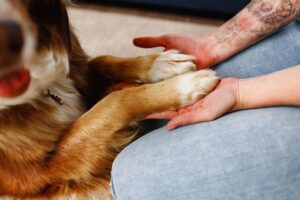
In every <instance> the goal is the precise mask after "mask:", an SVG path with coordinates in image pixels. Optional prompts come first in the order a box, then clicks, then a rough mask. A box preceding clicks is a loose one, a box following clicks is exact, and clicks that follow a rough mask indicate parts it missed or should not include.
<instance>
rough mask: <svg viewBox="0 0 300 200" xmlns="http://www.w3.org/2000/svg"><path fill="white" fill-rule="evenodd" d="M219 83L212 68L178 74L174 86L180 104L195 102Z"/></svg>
mask: <svg viewBox="0 0 300 200" xmlns="http://www.w3.org/2000/svg"><path fill="white" fill-rule="evenodd" d="M218 83H219V77H217V76H216V73H215V72H214V71H212V70H200V71H197V72H190V73H186V74H183V75H180V76H178V78H177V80H176V87H177V90H178V92H179V95H180V103H181V106H182V107H184V106H187V105H191V104H193V103H195V102H196V101H197V100H199V99H201V98H203V97H204V96H206V95H207V94H208V93H210V92H211V91H212V90H213V89H214V88H215V87H216V86H217V84H218Z"/></svg>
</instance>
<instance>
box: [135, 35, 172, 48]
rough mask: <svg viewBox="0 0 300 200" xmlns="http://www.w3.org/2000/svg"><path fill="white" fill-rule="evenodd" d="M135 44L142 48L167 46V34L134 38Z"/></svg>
mask: <svg viewBox="0 0 300 200" xmlns="http://www.w3.org/2000/svg"><path fill="white" fill-rule="evenodd" d="M133 44H134V45H135V46H138V47H142V48H152V47H165V48H166V46H167V44H166V38H165V36H158V37H138V38H134V39H133Z"/></svg>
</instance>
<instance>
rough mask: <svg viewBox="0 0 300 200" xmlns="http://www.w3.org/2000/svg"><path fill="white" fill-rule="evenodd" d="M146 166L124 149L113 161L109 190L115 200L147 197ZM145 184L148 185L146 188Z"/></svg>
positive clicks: (149, 182)
mask: <svg viewBox="0 0 300 200" xmlns="http://www.w3.org/2000/svg"><path fill="white" fill-rule="evenodd" d="M146 170H147V166H145V165H144V164H143V162H139V159H135V154H134V153H133V152H132V151H130V150H127V149H125V151H123V152H122V153H121V154H120V155H119V156H118V157H117V158H116V160H115V161H114V163H113V167H112V173H111V189H112V192H113V195H114V197H115V199H116V200H129V199H130V200H139V199H143V200H144V199H145V198H144V196H148V194H147V188H149V184H151V181H149V180H147V181H145V180H146V179H147V178H146V176H147V172H146ZM146 184H148V185H147V186H146Z"/></svg>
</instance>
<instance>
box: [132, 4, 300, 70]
mask: <svg viewBox="0 0 300 200" xmlns="http://www.w3.org/2000/svg"><path fill="white" fill-rule="evenodd" d="M299 10H300V0H253V1H252V2H251V3H250V4H249V5H248V6H246V8H244V9H243V10H242V11H241V12H240V13H238V14H237V15H236V16H235V17H234V18H232V19H231V20H229V21H228V22H227V23H225V24H224V25H222V26H221V27H220V28H219V29H218V30H217V31H215V32H213V33H211V34H209V35H206V36H203V37H195V36H179V35H170V34H169V35H163V36H160V37H142V38H136V39H135V40H134V43H135V45H137V46H140V47H156V46H163V47H165V48H166V49H179V50H181V51H182V52H183V53H187V54H191V55H195V56H196V64H197V66H198V68H199V69H201V68H207V67H211V66H213V65H215V64H218V63H220V62H222V61H224V60H226V59H228V58H229V57H231V56H233V55H234V54H236V53H238V52H239V51H241V50H243V49H245V48H247V47H249V46H250V45H252V44H254V43H256V42H258V41H259V40H261V39H263V38H265V37H266V36H268V35H270V34H271V33H273V32H275V31H276V30H278V29H279V28H280V27H282V26H284V25H286V24H288V23H289V22H291V21H293V20H294V19H295V18H297V17H298V16H299Z"/></svg>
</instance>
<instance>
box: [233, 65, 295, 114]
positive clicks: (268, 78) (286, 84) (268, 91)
mask: <svg viewBox="0 0 300 200" xmlns="http://www.w3.org/2000/svg"><path fill="white" fill-rule="evenodd" d="M268 106H300V65H298V66H295V67H292V68H288V69H285V70H282V71H278V72H275V73H272V74H268V75H264V76H260V77H256V78H249V79H241V80H240V81H239V92H238V103H237V106H236V107H235V109H234V110H240V109H251V108H259V107H268Z"/></svg>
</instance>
